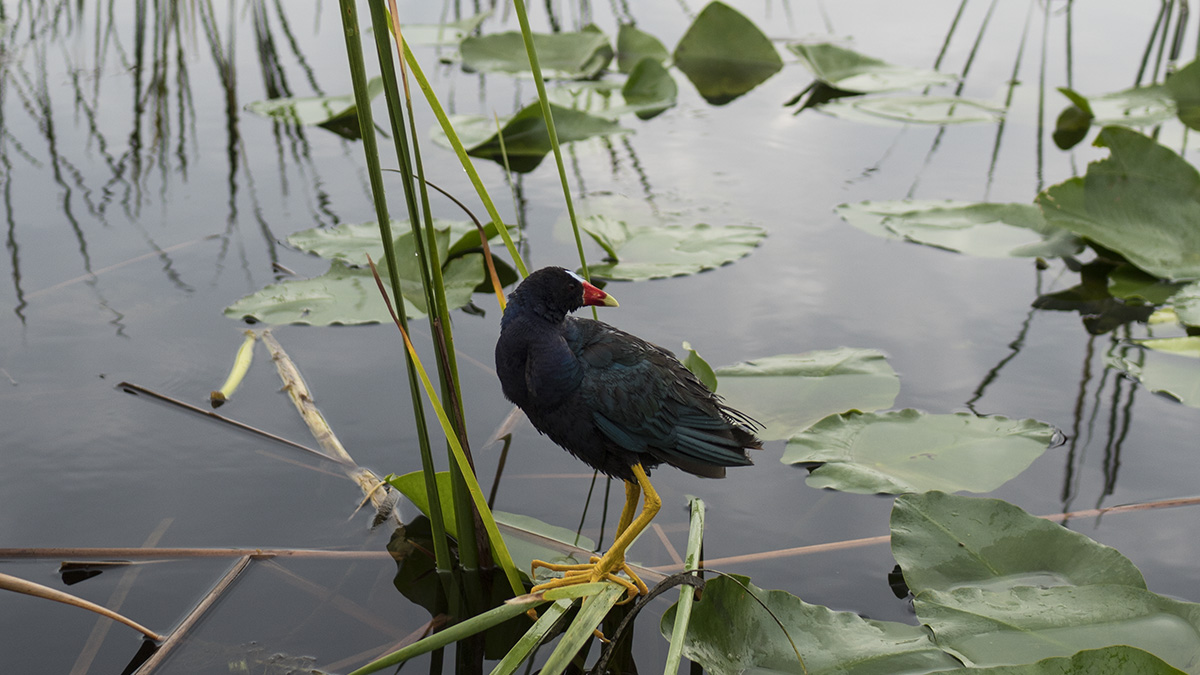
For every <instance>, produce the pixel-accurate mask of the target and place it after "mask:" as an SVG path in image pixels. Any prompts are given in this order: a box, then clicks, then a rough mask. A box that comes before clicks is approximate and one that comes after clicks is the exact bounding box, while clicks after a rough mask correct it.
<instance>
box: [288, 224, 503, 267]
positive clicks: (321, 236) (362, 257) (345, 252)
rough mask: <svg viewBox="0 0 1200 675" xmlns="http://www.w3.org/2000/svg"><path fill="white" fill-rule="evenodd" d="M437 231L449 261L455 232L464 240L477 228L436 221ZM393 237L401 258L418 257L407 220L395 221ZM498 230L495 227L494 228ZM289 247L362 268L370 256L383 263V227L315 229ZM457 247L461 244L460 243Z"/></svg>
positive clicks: (296, 237)
mask: <svg viewBox="0 0 1200 675" xmlns="http://www.w3.org/2000/svg"><path fill="white" fill-rule="evenodd" d="M433 223H434V227H435V228H436V230H437V237H436V239H437V246H438V259H439V260H443V261H444V260H446V258H447V249H448V247H449V242H450V236H451V228H454V229H455V230H456V232H455V234H457V235H458V236H459V237H460V238H461V237H462V236H463V235H465V234H466V230H467V227H470V229H471V230H472V231H474V230H475V227H474V225H468V224H467V223H462V222H458V221H450V220H441V219H437V218H435V219H434V221H433ZM391 226H392V234H393V235H396V239H395V246H396V255H397V256H409V255H415V254H416V246H415V245H414V243H413V239H412V229H411V226H410V225H409V223H408V221H407V220H393V221H392V223H391ZM492 230H495V226H492ZM287 242H288V244H291V245H292V246H295V247H296V248H298V249H300V250H301V251H307V252H308V253H312V254H314V255H319V256H321V257H322V258H329V259H330V260H341V261H342V262H344V263H347V264H349V265H354V266H358V267H361V266H363V265H366V264H367V256H368V255H370V256H371V258H372V259H374V260H376V261H379V260H382V259H383V243H382V242H381V241H380V240H379V225H378V224H376V223H374V222H370V223H342V224H341V225H337V226H335V227H330V228H322V227H314V228H312V229H309V230H302V231H300V232H296V233H295V234H291V235H289V236H288V238H287ZM456 243H457V242H456ZM475 245H476V246H478V245H479V237H478V235H476V237H475Z"/></svg>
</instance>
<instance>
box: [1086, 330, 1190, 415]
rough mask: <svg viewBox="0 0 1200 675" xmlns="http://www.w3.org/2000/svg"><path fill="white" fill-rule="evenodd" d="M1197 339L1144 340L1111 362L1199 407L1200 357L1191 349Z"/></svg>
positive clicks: (1145, 383) (1152, 387)
mask: <svg viewBox="0 0 1200 675" xmlns="http://www.w3.org/2000/svg"><path fill="white" fill-rule="evenodd" d="M1197 340H1198V338H1196V337H1186V338H1160V339H1159V340H1142V341H1140V342H1139V343H1138V345H1137V346H1134V347H1131V348H1129V349H1126V350H1123V351H1122V352H1121V353H1119V354H1113V355H1111V356H1109V357H1108V359H1107V361H1108V365H1109V366H1111V367H1113V368H1116V369H1117V370H1119V371H1121V372H1123V373H1125V374H1126V375H1128V376H1129V377H1132V378H1133V379H1135V380H1137V381H1138V382H1140V383H1141V384H1142V386H1143V387H1145V388H1146V389H1148V390H1150V391H1152V392H1154V393H1156V394H1162V395H1163V396H1166V397H1168V398H1171V399H1174V400H1176V401H1178V402H1180V403H1182V404H1184V405H1186V406H1188V407H1189V408H1200V360H1197V359H1196V358H1195V356H1193V354H1192V353H1191V350H1192V349H1196V348H1197ZM1147 342H1149V343H1151V344H1150V345H1148V344H1146V343H1147ZM1151 345H1152V346H1153V347H1155V349H1151V348H1150V347H1151ZM1189 357H1191V358H1189Z"/></svg>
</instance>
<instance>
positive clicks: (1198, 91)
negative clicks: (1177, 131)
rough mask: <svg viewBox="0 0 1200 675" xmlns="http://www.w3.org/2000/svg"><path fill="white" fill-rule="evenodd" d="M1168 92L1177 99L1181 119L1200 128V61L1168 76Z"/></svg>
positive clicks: (1189, 125)
mask: <svg viewBox="0 0 1200 675" xmlns="http://www.w3.org/2000/svg"><path fill="white" fill-rule="evenodd" d="M1166 89H1167V93H1168V94H1170V96H1171V98H1172V99H1174V100H1175V106H1176V109H1177V111H1178V114H1179V121H1180V122H1183V123H1184V124H1185V125H1187V127H1188V128H1189V129H1200V61H1192V62H1191V63H1189V64H1187V65H1186V66H1184V67H1182V68H1180V69H1179V70H1177V71H1175V72H1174V73H1172V74H1171V76H1170V77H1168V78H1167V82H1166Z"/></svg>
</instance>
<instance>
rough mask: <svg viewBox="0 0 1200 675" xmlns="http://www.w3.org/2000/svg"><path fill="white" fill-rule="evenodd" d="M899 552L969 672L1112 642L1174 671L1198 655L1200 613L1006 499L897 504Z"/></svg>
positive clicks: (931, 623)
mask: <svg viewBox="0 0 1200 675" xmlns="http://www.w3.org/2000/svg"><path fill="white" fill-rule="evenodd" d="M892 548H893V552H894V554H895V556H896V560H897V562H899V563H900V567H901V568H902V569H903V570H904V578H905V581H906V582H907V583H908V585H909V588H910V589H912V591H913V593H914V601H913V606H914V608H915V609H916V612H917V616H918V618H919V619H920V620H921V621H922V623H925V624H926V625H927V626H928V627H929V629H930V630H932V631H933V635H934V640H935V641H936V642H937V643H938V644H939V645H941V646H942V647H943V648H945V649H947V650H948V651H951V652H952V653H954V654H955V655H958V656H960V657H961V658H962V659H963V661H964V663H966V664H967V665H974V666H993V665H1005V664H1023V663H1031V662H1033V661H1036V660H1039V659H1044V658H1048V657H1067V656H1071V655H1072V654H1075V653H1076V652H1078V651H1080V650H1084V649H1095V648H1099V647H1106V646H1109V645H1130V646H1133V647H1136V648H1139V649H1143V650H1146V651H1148V652H1150V653H1152V654H1155V655H1156V656H1158V657H1160V658H1162V659H1163V660H1165V661H1167V662H1168V663H1171V664H1173V665H1175V666H1188V667H1191V666H1193V665H1194V664H1195V663H1197V662H1198V661H1197V660H1198V659H1200V635H1198V632H1197V631H1198V630H1200V605H1196V604H1193V603H1186V602H1179V601H1175V600H1171V599H1168V598H1164V597H1162V596H1159V595H1156V594H1154V593H1151V592H1149V591H1147V590H1146V589H1145V582H1144V580H1143V579H1142V575H1141V573H1140V572H1138V570H1137V568H1136V567H1134V565H1133V564H1132V563H1131V562H1130V561H1129V560H1127V559H1126V558H1125V557H1124V556H1122V555H1121V554H1120V553H1119V552H1117V551H1115V550H1114V549H1112V548H1110V547H1107V546H1104V545H1102V544H1098V543H1096V542H1094V541H1091V540H1090V539H1088V538H1087V537H1085V536H1083V535H1081V534H1078V533H1075V532H1071V531H1070V530H1067V529H1066V528H1063V527H1061V526H1059V525H1056V524H1053V523H1050V522H1047V521H1045V520H1043V519H1041V518H1035V517H1034V516H1031V515H1029V514H1027V513H1025V512H1024V511H1022V510H1021V509H1019V508H1017V507H1015V506H1013V505H1011V504H1007V503H1005V502H1002V501H1000V500H996V499H978V498H967V497H958V496H954V495H947V494H943V493H939V492H931V493H926V494H918V495H904V496H902V497H899V498H897V499H896V503H895V506H894V507H893V510H892ZM1017 672H1024V671H1017ZM1034 672H1036V671H1034ZM1051 672H1054V671H1051ZM1118 672H1125V671H1123V670H1120V671H1118Z"/></svg>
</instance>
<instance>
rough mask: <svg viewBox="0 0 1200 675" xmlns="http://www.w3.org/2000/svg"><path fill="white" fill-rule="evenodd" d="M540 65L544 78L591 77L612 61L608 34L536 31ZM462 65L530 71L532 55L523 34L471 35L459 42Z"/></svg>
mask: <svg viewBox="0 0 1200 675" xmlns="http://www.w3.org/2000/svg"><path fill="white" fill-rule="evenodd" d="M533 46H534V49H536V50H537V55H538V65H539V66H541V69H542V75H543V76H545V77H554V78H566V79H591V78H594V77H596V76H597V75H599V74H600V73H601V71H603V70H604V68H605V67H607V66H608V63H609V62H610V61H612V57H613V50H612V46H611V45H610V44H609V42H608V37H607V36H605V35H604V34H603V33H600V32H598V31H590V30H585V31H579V32H575V33H534V34H533ZM459 52H460V53H461V54H462V60H463V66H465V67H467V68H470V69H471V70H476V71H480V72H504V73H524V72H529V70H530V68H529V54H528V53H527V52H526V51H525V41H524V39H523V38H522V37H521V33H519V32H516V31H510V32H507V33H496V34H494V35H484V36H481V37H468V38H466V39H465V40H463V41H462V43H461V44H460V45H459Z"/></svg>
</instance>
